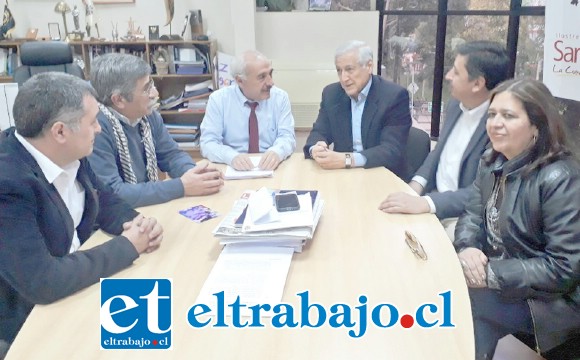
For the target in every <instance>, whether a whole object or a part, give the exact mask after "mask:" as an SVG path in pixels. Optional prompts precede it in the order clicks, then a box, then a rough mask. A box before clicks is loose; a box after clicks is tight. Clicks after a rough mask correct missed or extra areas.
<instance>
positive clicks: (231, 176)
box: [224, 156, 274, 180]
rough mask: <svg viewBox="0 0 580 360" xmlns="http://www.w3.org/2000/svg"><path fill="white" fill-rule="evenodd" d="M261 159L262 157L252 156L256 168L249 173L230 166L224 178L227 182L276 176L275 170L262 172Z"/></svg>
mask: <svg viewBox="0 0 580 360" xmlns="http://www.w3.org/2000/svg"><path fill="white" fill-rule="evenodd" d="M261 158H262V156H250V160H251V161H252V164H253V165H254V168H253V169H252V170H248V171H238V170H236V169H234V168H233V167H231V166H229V165H228V166H227V168H226V172H225V174H224V178H225V179H226V180H238V179H252V178H264V177H272V176H274V170H260V168H259V167H258V164H259V163H260V159H261Z"/></svg>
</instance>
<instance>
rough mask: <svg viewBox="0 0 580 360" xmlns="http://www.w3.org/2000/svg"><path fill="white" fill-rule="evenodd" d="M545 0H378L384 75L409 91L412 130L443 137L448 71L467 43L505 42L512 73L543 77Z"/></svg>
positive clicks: (380, 57) (380, 69) (447, 96)
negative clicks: (461, 44)
mask: <svg viewBox="0 0 580 360" xmlns="http://www.w3.org/2000/svg"><path fill="white" fill-rule="evenodd" d="M545 4H546V0H378V1H377V9H379V10H380V11H381V23H380V24H381V27H380V35H381V42H380V44H379V48H380V54H381V56H379V65H380V67H379V72H380V74H381V76H383V77H384V78H386V79H389V80H392V81H394V82H396V83H398V84H400V85H402V86H404V87H406V88H407V90H409V96H410V98H411V100H412V104H411V108H412V115H413V126H415V127H418V128H421V129H424V130H425V131H428V132H430V134H431V136H432V137H433V138H437V137H439V128H440V125H441V121H440V120H441V119H442V118H444V114H443V111H444V106H445V104H446V103H447V101H448V100H449V89H448V88H447V85H446V84H445V81H444V76H445V73H446V72H447V71H448V70H449V68H450V67H451V66H452V64H453V60H454V53H453V49H454V48H455V46H457V45H458V44H460V43H462V42H464V41H472V40H482V39H486V40H495V41H498V42H500V43H503V44H506V48H507V51H508V54H510V57H511V58H512V65H511V66H512V73H513V74H515V76H518V77H532V78H536V79H541V78H542V59H543V52H544V50H543V40H544V11H545V8H544V6H545Z"/></svg>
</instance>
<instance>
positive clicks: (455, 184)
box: [413, 101, 489, 214]
mask: <svg viewBox="0 0 580 360" xmlns="http://www.w3.org/2000/svg"><path fill="white" fill-rule="evenodd" d="M459 107H460V108H461V111H462V113H461V116H460V117H459V119H458V120H457V122H456V123H455V126H454V127H453V129H452V130H451V133H450V134H449V137H448V139H447V142H445V147H444V148H443V151H441V157H440V158H439V165H438V166H437V173H436V174H435V178H436V181H437V191H438V192H445V191H457V190H458V189H459V171H460V170H461V159H463V154H464V153H465V150H466V149H467V145H468V144H469V141H471V137H472V136H473V134H474V133H475V130H476V129H477V126H478V125H479V122H480V121H481V118H482V117H483V115H484V114H485V112H486V111H487V108H488V107H489V101H485V102H484V103H482V104H481V105H479V106H478V107H476V108H473V109H467V108H466V107H465V106H463V104H459ZM416 178H417V179H416ZM416 178H413V180H415V181H417V182H418V183H420V184H421V185H422V186H423V187H425V185H426V180H425V179H423V178H420V179H419V177H416ZM421 180H423V181H421ZM424 198H425V199H426V200H427V202H428V203H429V208H430V212H431V213H432V214H435V212H436V211H437V209H436V207H435V203H433V200H431V198H430V197H429V196H428V195H426V196H424Z"/></svg>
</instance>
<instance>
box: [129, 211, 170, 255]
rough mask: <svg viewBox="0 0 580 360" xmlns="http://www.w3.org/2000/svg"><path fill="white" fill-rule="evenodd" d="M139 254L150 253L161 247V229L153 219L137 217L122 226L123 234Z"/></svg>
mask: <svg viewBox="0 0 580 360" xmlns="http://www.w3.org/2000/svg"><path fill="white" fill-rule="evenodd" d="M121 235H123V236H124V237H126V238H127V239H128V240H129V241H130V242H131V244H133V246H134V247H135V250H137V252H138V253H139V254H142V253H144V252H145V253H150V252H152V251H155V250H157V249H158V248H159V246H161V241H162V240H163V227H162V226H161V224H159V223H158V222H157V220H156V219H155V218H146V217H144V216H143V215H141V214H139V215H137V216H136V217H135V218H134V219H133V220H131V221H127V222H126V223H124V224H123V233H122V234H121Z"/></svg>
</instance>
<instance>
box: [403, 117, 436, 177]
mask: <svg viewBox="0 0 580 360" xmlns="http://www.w3.org/2000/svg"><path fill="white" fill-rule="evenodd" d="M430 151H431V139H430V138H429V135H428V134H427V133H426V132H425V131H423V130H421V129H417V128H415V127H411V129H410V130H409V139H408V140H407V150H406V155H407V179H406V181H407V182H409V181H411V178H412V177H413V175H415V172H416V171H417V170H419V167H421V165H422V164H423V161H425V158H426V157H427V155H429V152H430Z"/></svg>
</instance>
